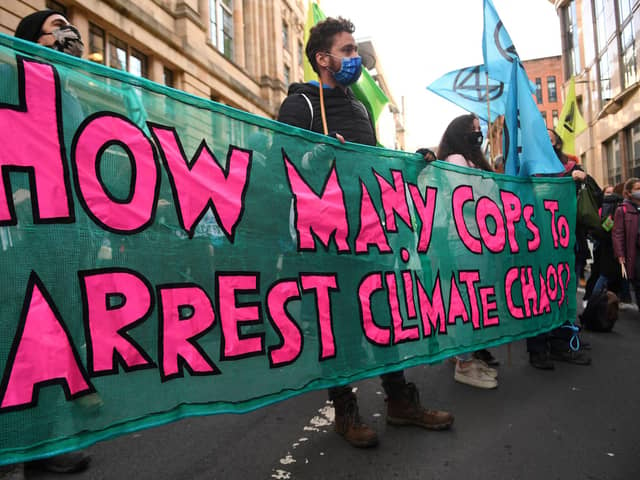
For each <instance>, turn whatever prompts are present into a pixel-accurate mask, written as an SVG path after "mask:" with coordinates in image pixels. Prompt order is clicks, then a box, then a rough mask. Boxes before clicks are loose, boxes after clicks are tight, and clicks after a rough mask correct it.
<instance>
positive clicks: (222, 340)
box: [0, 36, 576, 464]
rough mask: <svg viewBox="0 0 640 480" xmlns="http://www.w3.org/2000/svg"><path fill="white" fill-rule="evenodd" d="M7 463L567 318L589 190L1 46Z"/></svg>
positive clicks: (243, 408) (1, 321)
mask: <svg viewBox="0 0 640 480" xmlns="http://www.w3.org/2000/svg"><path fill="white" fill-rule="evenodd" d="M0 84H1V88H0V96H1V98H0V169H1V171H2V180H3V181H2V183H1V184H0V247H1V248H0V268H1V271H2V277H1V280H0V281H1V282H2V289H1V290H0V295H1V299H0V367H1V368H2V381H1V384H0V432H1V436H2V438H1V443H0V464H5V463H11V462H16V461H21V460H26V459H31V458H37V457H40V456H43V455H47V454H53V453H59V452H64V451H68V450H71V449H75V448H80V447H83V446H86V445H89V444H91V443H94V442H96V441H99V440H102V439H106V438H110V437H113V436H116V435H121V434H124V433H127V432H131V431H135V430H139V429H142V428H148V427H152V426H155V425H159V424H163V423H167V422H170V421H174V420H176V419H179V418H183V417H187V416H194V415H207V414H214V413H222V412H236V413H240V412H247V411H250V410H253V409H256V408H259V407H261V406H264V405H267V404H270V403H273V402H276V401H278V400H282V399H285V398H288V397H291V396H293V395H297V394H300V393H303V392H306V391H310V390H313V389H319V388H325V387H328V386H332V385H338V384H344V383H346V382H349V381H353V380H358V379H363V378H367V377H371V376H374V375H378V374H380V373H384V372H388V371H394V370H398V369H402V368H405V367H411V366H414V365H418V364H423V363H429V362H436V361H440V360H442V359H444V358H446V357H450V356H452V355H454V354H456V353H462V352H468V351H471V350H474V349H477V348H480V347H486V346H491V345H498V344H501V343H505V342H510V341H512V340H515V339H520V338H524V337H527V336H531V335H535V334H537V333H539V332H543V331H547V330H549V329H551V328H553V327H555V326H557V325H559V324H561V323H562V322H563V321H565V320H566V319H572V318H575V314H576V297H575V290H576V281H575V280H576V279H575V278H574V275H573V271H574V267H573V264H574V255H573V247H574V224H575V215H576V199H575V187H574V185H573V182H572V181H571V179H570V178H568V179H567V178H544V179H543V178H533V179H523V178H516V177H510V176H504V175H499V174H494V173H487V172H480V171H475V170H471V169H467V168H462V167H457V166H453V165H449V164H446V163H443V162H439V161H436V162H433V163H431V164H427V163H425V162H424V161H423V160H422V159H421V158H420V156H418V155H414V154H408V153H403V152H398V151H391V150H385V149H380V148H374V147H367V146H361V145H354V144H345V145H341V144H339V143H338V142H336V141H334V140H332V139H329V138H327V137H324V136H321V135H317V134H314V133H311V132H307V131H303V130H299V129H296V128H293V127H290V126H287V125H282V124H279V123H277V122H275V121H272V120H269V119H265V118H261V117H257V116H254V115H251V114H248V113H245V112H241V111H238V110H235V109H233V108H230V107H226V106H224V105H220V104H217V103H214V102H211V101H208V100H205V99H201V98H197V97H194V96H191V95H188V94H185V93H184V92H180V91H177V90H174V89H170V88H167V87H163V86H161V85H157V84H155V83H152V82H149V81H147V80H144V79H140V78H136V77H133V76H130V75H128V74H126V73H124V72H121V71H117V70H113V69H109V68H106V67H103V66H101V65H96V64H93V63H90V62H87V61H83V60H79V59H76V58H73V57H70V56H67V55H64V54H60V53H58V52H55V51H53V50H49V49H44V48H41V47H38V46H37V45H33V44H28V43H25V42H22V41H20V40H16V39H14V38H11V37H6V36H0Z"/></svg>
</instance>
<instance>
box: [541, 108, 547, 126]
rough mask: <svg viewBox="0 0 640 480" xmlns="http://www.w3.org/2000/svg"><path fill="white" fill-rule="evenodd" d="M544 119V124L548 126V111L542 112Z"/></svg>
mask: <svg viewBox="0 0 640 480" xmlns="http://www.w3.org/2000/svg"><path fill="white" fill-rule="evenodd" d="M540 114H541V115H542V119H543V120H544V126H545V127H546V126H547V112H540Z"/></svg>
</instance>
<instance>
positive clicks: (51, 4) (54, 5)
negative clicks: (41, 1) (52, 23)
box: [45, 0, 67, 17]
mask: <svg viewBox="0 0 640 480" xmlns="http://www.w3.org/2000/svg"><path fill="white" fill-rule="evenodd" d="M45 5H46V6H47V8H48V9H50V10H55V11H56V12H60V13H61V14H62V15H64V16H65V17H66V16H67V7H65V6H64V5H62V4H61V3H60V2H56V1H54V0H47V2H46V3H45Z"/></svg>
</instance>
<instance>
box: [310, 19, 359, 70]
mask: <svg viewBox="0 0 640 480" xmlns="http://www.w3.org/2000/svg"><path fill="white" fill-rule="evenodd" d="M355 30H356V27H354V26H353V23H351V21H350V20H347V19H346V18H342V17H338V18H332V17H328V18H325V19H324V20H323V21H321V22H318V23H316V24H315V25H314V26H313V27H312V28H311V30H310V31H309V40H307V46H306V48H305V53H306V54H307V58H308V59H309V63H310V64H311V67H312V68H313V71H314V72H316V73H318V74H319V73H320V72H319V71H318V64H317V63H316V53H318V52H328V51H329V50H331V47H332V46H333V37H334V36H335V35H336V34H337V33H340V32H347V33H353V32H355Z"/></svg>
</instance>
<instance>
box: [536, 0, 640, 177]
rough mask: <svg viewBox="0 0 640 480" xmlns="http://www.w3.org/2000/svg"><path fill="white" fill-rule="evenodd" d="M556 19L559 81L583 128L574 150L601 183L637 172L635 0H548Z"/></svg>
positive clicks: (639, 53) (638, 1)
mask: <svg viewBox="0 0 640 480" xmlns="http://www.w3.org/2000/svg"><path fill="white" fill-rule="evenodd" d="M548 1H549V2H550V3H553V4H554V5H555V7H556V11H557V12H558V16H559V19H560V27H561V35H562V59H563V69H564V78H565V82H566V81H568V80H569V79H570V78H571V77H572V76H575V79H576V96H577V102H578V108H579V109H580V111H581V113H582V116H583V117H584V119H585V121H586V122H587V124H588V127H589V128H588V129H587V130H586V131H585V132H583V133H582V134H580V135H578V136H577V138H576V153H577V154H578V155H579V156H580V158H581V161H582V163H583V164H584V165H585V167H586V170H587V171H588V172H589V173H590V174H591V175H593V176H594V177H595V178H596V179H597V180H598V181H599V182H600V183H601V184H602V185H604V184H607V183H609V184H617V183H619V182H622V181H624V180H625V179H627V178H629V177H632V176H636V177H638V176H640V108H638V105H640V88H638V87H640V76H639V75H638V67H639V66H640V43H639V37H640V0H555V1H554V0H548Z"/></svg>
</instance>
